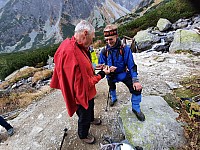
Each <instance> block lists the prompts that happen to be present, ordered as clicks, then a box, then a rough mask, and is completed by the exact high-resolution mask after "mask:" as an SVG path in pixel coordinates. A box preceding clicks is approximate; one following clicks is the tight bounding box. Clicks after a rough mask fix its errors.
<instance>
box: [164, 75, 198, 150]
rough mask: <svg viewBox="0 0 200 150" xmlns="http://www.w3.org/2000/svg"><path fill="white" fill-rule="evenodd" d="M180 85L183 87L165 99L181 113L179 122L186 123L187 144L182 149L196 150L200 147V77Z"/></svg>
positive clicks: (192, 78) (191, 77) (184, 81)
mask: <svg viewBox="0 0 200 150" xmlns="http://www.w3.org/2000/svg"><path fill="white" fill-rule="evenodd" d="M180 83H181V85H182V86H183V87H182V88H180V89H176V90H174V91H173V94H167V95H166V96H165V97H164V99H165V100H166V101H167V103H168V104H169V105H170V106H171V107H172V108H173V109H174V110H175V111H176V112H178V113H179V117H178V118H177V120H179V121H182V122H185V123H186V125H185V126H184V135H185V137H186V139H187V144H186V145H184V147H181V149H184V150H191V149H192V150H196V149H198V148H199V147H200V105H199V104H198V103H197V102H196V101H199V100H200V90H199V89H200V75H198V76H197V75H196V76H190V77H187V78H184V79H183V80H182V81H181V82H180ZM183 98H184V99H183ZM177 108H178V109H177Z"/></svg>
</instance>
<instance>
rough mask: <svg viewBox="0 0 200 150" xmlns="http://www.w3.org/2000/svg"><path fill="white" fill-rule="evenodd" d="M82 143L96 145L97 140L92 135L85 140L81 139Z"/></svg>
mask: <svg viewBox="0 0 200 150" xmlns="http://www.w3.org/2000/svg"><path fill="white" fill-rule="evenodd" d="M81 141H83V142H85V143H87V144H94V143H95V138H94V136H92V135H88V136H87V137H86V138H85V139H81Z"/></svg>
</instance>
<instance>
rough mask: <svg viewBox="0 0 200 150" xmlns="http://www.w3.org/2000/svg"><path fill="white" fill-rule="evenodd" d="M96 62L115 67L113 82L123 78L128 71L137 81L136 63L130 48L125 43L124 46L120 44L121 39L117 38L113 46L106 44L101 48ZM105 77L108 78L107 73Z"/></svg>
mask: <svg viewBox="0 0 200 150" xmlns="http://www.w3.org/2000/svg"><path fill="white" fill-rule="evenodd" d="M120 49H121V50H120ZM98 62H99V64H105V65H108V66H115V67H117V69H116V70H115V72H114V82H118V81H122V80H124V79H125V77H126V74H127V73H130V75H131V77H132V79H133V82H136V81H138V79H137V65H136V64H135V63H134V59H133V55H132V52H131V49H130V47H129V46H127V45H125V46H124V47H123V46H121V40H120V39H119V38H118V39H117V42H116V44H115V45H114V46H113V47H110V46H109V45H106V47H105V48H104V49H102V51H101V53H100V56H99V61H98ZM127 69H128V72H127ZM107 77H108V79H110V76H109V75H108V76H107Z"/></svg>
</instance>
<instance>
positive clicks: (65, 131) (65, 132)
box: [60, 128, 68, 150]
mask: <svg viewBox="0 0 200 150" xmlns="http://www.w3.org/2000/svg"><path fill="white" fill-rule="evenodd" d="M67 130H68V129H67V128H65V129H64V130H63V131H64V135H63V139H62V142H61V145H60V150H61V149H62V146H63V142H64V140H65V137H66V136H67Z"/></svg>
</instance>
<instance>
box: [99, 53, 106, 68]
mask: <svg viewBox="0 0 200 150" xmlns="http://www.w3.org/2000/svg"><path fill="white" fill-rule="evenodd" d="M98 63H99V64H105V65H107V58H106V56H105V55H104V54H103V50H101V53H100V55H99V60H98Z"/></svg>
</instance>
